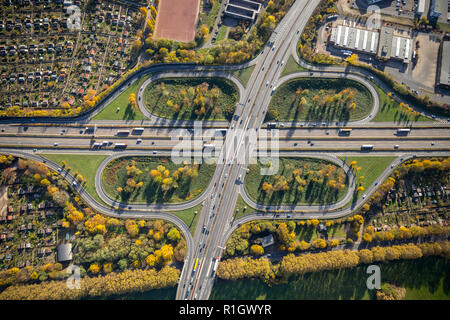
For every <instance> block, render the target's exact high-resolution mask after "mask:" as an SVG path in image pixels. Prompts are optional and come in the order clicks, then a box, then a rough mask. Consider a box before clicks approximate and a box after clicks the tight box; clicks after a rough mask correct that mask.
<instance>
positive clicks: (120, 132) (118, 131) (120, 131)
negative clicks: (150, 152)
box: [116, 130, 130, 136]
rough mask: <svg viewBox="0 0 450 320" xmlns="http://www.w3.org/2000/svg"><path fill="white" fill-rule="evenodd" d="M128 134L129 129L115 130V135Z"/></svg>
mask: <svg viewBox="0 0 450 320" xmlns="http://www.w3.org/2000/svg"><path fill="white" fill-rule="evenodd" d="M129 134H130V130H117V132H116V136H127V135H129Z"/></svg>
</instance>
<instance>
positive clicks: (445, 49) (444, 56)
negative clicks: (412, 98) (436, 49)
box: [437, 39, 450, 89]
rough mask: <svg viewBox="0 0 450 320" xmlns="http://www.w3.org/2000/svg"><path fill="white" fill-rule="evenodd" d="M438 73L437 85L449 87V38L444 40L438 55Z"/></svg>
mask: <svg viewBox="0 0 450 320" xmlns="http://www.w3.org/2000/svg"><path fill="white" fill-rule="evenodd" d="M439 64H440V65H439V68H438V72H439V75H438V77H437V79H438V83H437V85H438V86H440V87H443V88H445V89H450V39H448V40H444V41H443V43H442V47H441V51H440V55H439Z"/></svg>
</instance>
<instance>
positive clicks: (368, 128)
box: [0, 0, 450, 299]
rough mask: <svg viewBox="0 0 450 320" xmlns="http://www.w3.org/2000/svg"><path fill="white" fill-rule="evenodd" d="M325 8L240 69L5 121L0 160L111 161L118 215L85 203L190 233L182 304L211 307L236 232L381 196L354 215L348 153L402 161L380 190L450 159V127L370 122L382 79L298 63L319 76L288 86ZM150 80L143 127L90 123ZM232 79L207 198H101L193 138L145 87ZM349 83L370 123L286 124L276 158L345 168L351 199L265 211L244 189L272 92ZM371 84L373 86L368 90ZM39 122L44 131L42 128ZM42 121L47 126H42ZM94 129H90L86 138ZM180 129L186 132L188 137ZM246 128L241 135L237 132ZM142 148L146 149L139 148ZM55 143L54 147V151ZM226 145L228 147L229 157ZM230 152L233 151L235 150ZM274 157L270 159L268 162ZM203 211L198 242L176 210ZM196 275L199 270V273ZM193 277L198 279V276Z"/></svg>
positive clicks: (341, 211) (304, 7)
mask: <svg viewBox="0 0 450 320" xmlns="http://www.w3.org/2000/svg"><path fill="white" fill-rule="evenodd" d="M317 4H318V2H317V1H308V0H296V1H295V2H294V4H293V5H292V7H291V8H290V10H289V11H288V12H287V14H286V15H285V17H284V18H283V19H282V21H281V22H280V24H279V25H278V26H277V28H276V29H275V31H274V32H273V34H272V36H271V38H270V42H272V43H273V45H272V46H270V47H269V46H266V47H265V48H264V50H263V51H262V52H261V54H260V55H258V57H256V58H255V59H254V60H252V61H251V62H248V63H246V64H243V65H240V66H217V67H205V66H195V65H176V66H173V65H156V66H152V67H150V68H146V69H144V70H142V71H141V72H139V73H138V74H136V75H134V76H132V77H131V78H130V79H128V80H126V81H125V82H124V83H122V84H121V85H120V86H118V87H117V88H116V89H115V90H113V92H111V94H110V95H108V96H107V97H106V98H105V99H103V100H102V101H101V102H100V103H99V104H98V106H97V107H96V108H95V109H94V110H92V111H90V112H89V113H88V114H86V115H83V116H80V117H76V118H73V119H41V120H39V121H32V120H30V119H28V120H26V119H12V120H7V119H0V128H1V132H0V152H1V153H10V154H13V155H16V156H21V157H26V158H30V159H33V160H36V161H40V162H43V161H45V163H46V164H47V165H48V166H50V167H51V168H52V169H54V170H58V168H59V165H58V164H56V163H53V162H51V161H49V160H44V158H42V157H41V156H40V155H39V154H40V153H78V154H80V153H82V154H106V155H108V157H107V158H106V159H105V160H104V161H103V163H102V164H101V165H100V167H99V168H98V170H97V174H96V177H95V185H96V189H97V191H98V194H99V196H100V198H101V199H102V200H103V201H104V202H105V203H106V204H107V205H109V206H110V207H107V206H104V205H103V204H100V203H98V202H97V201H96V200H95V199H93V198H92V196H91V195H90V194H89V193H87V192H86V191H85V190H84V189H83V188H82V187H80V186H76V190H77V191H78V192H79V194H80V196H81V197H82V198H83V199H84V200H85V201H86V202H87V203H88V204H89V205H90V206H92V208H93V209H95V210H96V211H98V212H100V213H102V214H105V215H110V216H115V217H120V218H143V217H146V218H159V219H165V220H168V221H171V222H173V223H174V224H176V225H177V226H178V227H179V228H180V229H181V231H182V232H183V234H184V237H185V238H186V240H187V245H188V254H187V256H186V259H185V263H184V266H183V270H182V274H181V276H180V279H179V285H178V290H177V294H176V299H208V297H209V295H210V292H211V289H212V286H213V284H214V280H215V274H214V272H213V266H214V263H215V260H216V258H220V257H221V256H222V252H223V249H224V246H225V244H226V241H227V239H228V237H229V235H230V234H231V232H232V231H233V230H235V229H236V228H237V227H238V226H239V225H240V224H241V223H244V222H247V221H251V220H254V219H273V218H274V213H273V212H274V211H275V210H277V211H278V212H279V215H280V218H288V217H287V216H288V214H289V215H290V217H289V218H290V219H294V218H295V219H307V218H308V219H309V218H312V217H318V218H324V217H325V218H335V217H341V216H345V215H348V214H350V213H351V212H353V211H354V210H357V209H358V208H359V207H360V206H362V204H363V203H364V202H365V201H366V200H365V199H368V198H369V196H370V194H371V193H373V192H374V191H375V190H376V185H375V184H373V185H372V186H370V187H369V188H368V189H367V190H366V192H365V194H366V196H367V198H366V197H364V198H363V197H361V198H359V199H357V201H356V202H354V203H352V204H351V205H350V206H346V204H348V203H349V201H350V198H351V196H352V194H353V190H354V178H353V175H352V174H351V172H349V171H348V167H346V166H345V165H343V164H342V163H341V161H340V160H338V158H337V157H338V156H339V155H341V154H359V155H360V154H361V151H360V148H361V145H364V144H370V145H373V146H374V149H373V151H371V153H374V154H389V155H396V156H398V157H397V158H396V159H395V160H394V161H393V163H392V164H391V165H390V166H389V167H388V168H386V170H385V171H384V172H383V173H382V174H381V175H380V176H379V177H378V179H377V180H378V181H383V180H384V179H386V178H387V177H388V176H389V175H390V174H391V173H392V171H393V170H394V168H395V167H396V166H397V165H399V164H400V163H401V162H403V161H404V160H406V159H408V158H411V157H414V156H415V155H416V156H448V155H449V152H448V151H449V150H450V132H449V130H448V129H449V123H448V122H447V121H446V120H445V119H441V118H437V120H438V121H433V122H415V123H408V124H407V125H405V124H398V123H393V122H387V123H382V122H378V123H376V122H370V121H371V119H373V118H374V116H375V115H376V113H377V112H378V110H379V100H378V95H377V94H376V91H375V89H374V87H373V85H372V84H371V81H373V82H375V83H376V84H377V85H379V86H380V87H381V88H383V89H385V90H387V87H386V86H385V85H384V84H383V83H382V82H381V81H380V80H378V79H371V78H369V77H370V75H369V74H367V72H366V71H364V70H360V69H358V68H349V69H342V68H341V67H316V66H310V65H308V64H306V63H304V62H303V61H301V60H300V59H299V58H298V57H297V54H296V53H295V54H294V55H293V56H294V58H295V59H296V60H297V62H298V63H299V64H301V65H302V66H304V67H306V68H308V69H310V70H312V71H313V72H314V74H313V75H311V72H298V73H294V74H290V75H288V76H285V77H281V73H282V71H283V69H284V65H283V63H282V62H283V61H287V60H288V58H289V56H290V55H291V54H292V53H294V52H295V51H293V50H294V49H293V48H295V47H296V43H297V39H298V37H299V35H300V34H301V32H302V30H303V28H304V26H305V24H306V23H307V21H308V19H309V17H310V16H311V14H312V13H313V11H314V9H315V7H316V6H317ZM251 65H252V66H255V69H254V70H253V73H252V75H251V77H250V79H249V81H248V83H247V86H246V87H244V86H243V85H242V84H241V83H240V82H239V81H238V80H237V79H236V78H235V77H233V76H231V75H230V73H229V71H232V70H237V69H240V68H244V67H248V66H251ZM148 74H151V76H150V77H149V78H148V79H147V80H146V81H144V83H143V85H142V86H141V87H140V88H139V91H138V105H139V108H140V110H141V111H142V112H143V113H144V114H145V115H146V116H147V117H148V120H144V121H111V120H104V121H101V120H96V121H93V120H91V118H92V117H93V116H95V115H96V114H98V113H99V112H100V111H101V110H102V109H104V108H105V107H106V106H107V105H108V104H109V103H111V102H112V101H113V100H114V99H116V98H117V97H118V95H120V94H121V93H122V92H123V91H124V90H126V88H127V87H128V86H130V85H131V84H132V83H133V82H135V81H138V80H139V78H141V77H142V76H146V75H148ZM205 76H207V77H215V76H219V77H224V78H227V79H229V80H230V81H232V82H233V83H234V84H235V85H236V87H237V88H238V91H239V99H240V100H239V103H238V105H237V108H236V111H235V116H234V117H233V120H232V121H231V123H230V122H226V121H218V122H213V121H208V122H202V126H203V129H207V128H211V129H212V130H211V131H210V133H211V136H213V135H214V132H215V130H214V129H217V128H228V131H227V134H226V136H225V140H224V139H223V138H214V139H211V138H209V136H208V137H206V138H205V137H200V138H195V137H194V139H193V140H203V141H200V144H198V143H195V142H194V143H193V145H192V149H193V150H201V149H202V143H211V142H214V143H218V145H217V148H216V150H217V153H218V155H217V156H218V160H217V162H218V164H217V167H216V171H215V173H214V176H213V177H212V179H211V182H210V184H209V186H208V187H207V189H206V190H204V192H203V193H202V194H201V195H200V196H198V197H196V198H194V199H192V200H191V201H189V202H186V203H182V204H173V205H172V204H161V205H146V204H126V203H117V202H115V200H113V199H110V198H109V197H108V196H107V195H106V194H105V193H104V191H103V188H102V183H101V176H102V171H103V169H104V168H105V166H106V165H107V163H108V162H109V161H111V160H112V159H114V158H116V157H120V156H125V155H127V156H128V155H154V156H159V155H161V156H170V154H171V150H172V149H173V147H174V146H175V145H177V143H179V140H178V139H173V137H174V136H177V135H183V136H185V137H192V135H193V130H192V126H193V125H194V123H193V122H192V121H183V120H181V121H174V120H170V119H164V118H160V117H156V116H154V115H152V114H151V113H150V112H149V111H148V110H146V108H145V106H144V102H143V93H144V90H145V87H146V86H147V85H148V84H149V83H150V82H151V81H154V80H157V79H161V78H167V77H205ZM311 76H314V77H324V78H350V79H353V80H355V81H358V82H360V83H362V84H363V85H365V86H366V87H367V88H368V89H369V91H370V92H371V93H372V95H373V97H374V99H373V106H372V108H371V111H370V112H369V114H367V115H366V116H364V118H362V119H358V120H356V121H352V122H347V123H334V122H333V123H322V122H306V121H298V122H295V123H294V122H284V123H280V127H279V131H278V132H279V152H278V153H277V154H273V156H274V157H277V156H308V157H317V158H321V159H326V160H328V161H331V162H333V163H335V164H337V165H340V166H343V168H344V170H345V171H346V172H347V175H348V177H349V188H348V193H347V194H346V195H345V197H344V198H343V199H342V200H341V201H339V202H337V203H334V204H329V205H325V206H262V205H259V204H257V203H254V202H253V201H252V200H251V199H250V198H249V197H248V196H247V194H246V192H245V189H244V188H243V183H242V182H243V180H244V178H245V173H246V170H247V165H248V159H247V158H246V156H247V155H248V154H251V153H252V152H253V151H263V150H265V148H264V147H263V146H261V145H259V144H258V143H256V142H255V141H252V140H251V139H248V138H247V137H248V136H247V133H248V132H249V130H251V131H254V132H258V133H259V136H260V137H261V139H260V141H261V143H263V144H264V143H265V142H267V141H268V142H269V144H270V142H271V141H272V139H268V138H267V137H270V135H271V134H272V133H273V132H274V131H273V130H265V129H264V128H265V127H266V125H265V124H264V119H265V115H266V112H267V108H268V106H269V103H270V99H271V96H272V93H273V92H272V91H273V89H274V88H276V87H279V86H280V85H281V84H282V83H284V82H285V81H289V80H290V79H293V78H297V77H311ZM368 79H371V81H368ZM395 98H396V99H398V98H397V97H395ZM35 122H36V123H35ZM37 122H39V123H37ZM343 126H345V127H346V128H351V129H352V131H351V133H350V135H348V136H342V135H341V134H340V133H339V129H340V128H342V127H343ZM135 127H143V128H144V131H143V132H142V133H141V134H139V135H136V134H133V133H132V132H131V131H132V129H133V128H135ZM86 128H90V129H89V130H86ZM180 128H186V129H188V130H185V131H184V132H183V133H180V132H178V131H177V130H179V129H180ZM399 128H410V129H411V131H410V132H409V133H408V134H407V135H404V136H403V135H398V134H397V129H399ZM238 129H239V130H238ZM118 130H128V131H130V133H129V134H127V135H126V136H122V135H117V131H118ZM138 139H140V140H141V141H140V140H138ZM103 141H109V142H111V144H107V146H102V147H100V148H93V144H94V143H96V142H97V143H98V142H103ZM115 143H125V144H127V145H128V147H127V149H125V150H121V151H118V150H117V149H115V148H114V147H113V146H114V144H115ZM55 144H56V145H55ZM223 144H224V145H225V146H226V148H223ZM198 146H200V147H198ZM231 146H232V147H231ZM270 156H271V154H270V153H269V154H268V157H269V158H270ZM62 174H63V176H64V177H65V178H66V179H67V180H68V181H69V183H73V181H74V179H73V177H72V176H71V175H70V173H68V172H65V171H63V172H62ZM239 194H241V196H242V197H243V198H244V200H245V201H247V202H248V203H249V204H250V205H251V206H253V207H255V208H256V209H257V211H256V212H255V213H253V214H248V215H246V216H244V217H242V218H240V219H238V220H236V221H233V213H234V208H235V204H236V201H237V198H238V196H239ZM200 203H202V204H203V207H202V210H201V212H200V213H199V217H198V222H197V228H196V229H195V233H194V234H193V235H192V234H191V233H190V231H189V228H188V227H187V226H186V224H185V223H184V222H183V221H182V220H181V219H179V218H177V217H176V216H174V215H173V214H170V211H173V210H181V209H187V208H191V207H193V206H195V205H198V204H200ZM194 266H195V268H194ZM194 269H195V270H194Z"/></svg>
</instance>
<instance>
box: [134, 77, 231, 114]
mask: <svg viewBox="0 0 450 320" xmlns="http://www.w3.org/2000/svg"><path fill="white" fill-rule="evenodd" d="M202 84H206V85H205V86H202ZM143 100H144V104H145V106H146V108H147V109H148V110H149V111H150V112H151V113H152V114H154V115H156V116H160V117H163V118H167V119H177V120H226V119H231V117H232V116H233V113H234V108H235V105H236V103H237V102H238V100H239V93H238V89H237V88H236V86H235V85H234V84H233V83H232V82H231V81H229V80H226V79H223V78H164V79H159V80H156V81H153V82H152V83H150V84H149V85H148V86H147V87H146V88H145V91H144V97H143Z"/></svg>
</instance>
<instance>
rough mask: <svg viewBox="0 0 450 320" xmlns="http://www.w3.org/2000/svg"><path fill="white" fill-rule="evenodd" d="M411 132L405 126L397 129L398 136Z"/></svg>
mask: <svg viewBox="0 0 450 320" xmlns="http://www.w3.org/2000/svg"><path fill="white" fill-rule="evenodd" d="M410 132H411V129H408V128H405V129H397V135H398V136H406V135H408V133H410Z"/></svg>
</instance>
